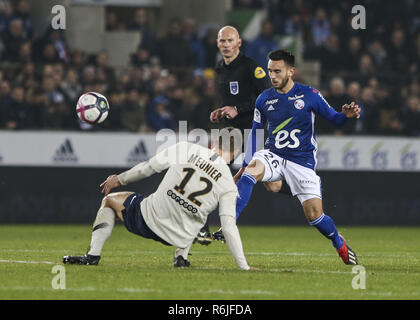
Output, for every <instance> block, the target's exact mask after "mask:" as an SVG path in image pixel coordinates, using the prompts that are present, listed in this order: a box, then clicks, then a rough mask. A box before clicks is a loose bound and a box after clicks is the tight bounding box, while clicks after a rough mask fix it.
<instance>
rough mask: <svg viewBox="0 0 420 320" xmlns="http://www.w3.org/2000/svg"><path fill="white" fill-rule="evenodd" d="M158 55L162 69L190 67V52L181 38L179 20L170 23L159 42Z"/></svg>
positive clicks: (191, 60) (191, 59) (175, 19)
mask: <svg viewBox="0 0 420 320" xmlns="http://www.w3.org/2000/svg"><path fill="white" fill-rule="evenodd" d="M159 54H160V60H161V63H162V66H163V67H167V68H175V69H176V68H178V69H179V68H180V67H189V66H191V65H192V62H193V58H192V52H191V49H190V46H189V44H188V42H187V40H185V39H184V38H183V36H182V33H181V21H180V20H179V19H177V18H174V19H172V20H171V21H170V23H169V25H168V30H167V34H166V35H165V36H164V37H163V38H162V39H161V40H160V41H159Z"/></svg>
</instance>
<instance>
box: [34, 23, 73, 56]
mask: <svg viewBox="0 0 420 320" xmlns="http://www.w3.org/2000/svg"><path fill="white" fill-rule="evenodd" d="M33 51H34V59H35V61H38V62H45V61H49V62H55V61H59V60H61V61H62V62H68V61H69V58H70V57H69V55H70V53H69V50H68V46H67V42H66V39H65V38H64V32H63V30H54V29H52V27H48V28H47V29H46V31H45V33H44V34H43V35H42V36H41V37H39V38H37V39H36V40H35V41H34V44H33Z"/></svg>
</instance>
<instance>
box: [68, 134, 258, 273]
mask: <svg viewBox="0 0 420 320" xmlns="http://www.w3.org/2000/svg"><path fill="white" fill-rule="evenodd" d="M235 131H237V129H236V130H233V128H229V129H223V130H222V131H221V134H220V135H219V136H218V139H216V140H215V142H216V143H215V144H214V146H215V147H214V148H213V149H209V148H205V147H202V146H199V145H197V144H192V143H188V142H180V143H178V144H176V145H173V146H171V147H169V148H167V149H165V150H163V151H162V152H160V153H158V154H157V155H155V156H154V157H152V158H151V159H149V160H148V161H145V162H142V163H140V164H138V165H136V166H135V167H133V168H131V169H129V170H127V171H125V172H123V173H121V174H119V175H111V176H109V177H108V178H107V179H106V181H105V182H103V183H102V184H101V187H102V193H104V194H105V197H104V198H103V201H102V204H101V207H100V208H99V210H98V214H97V217H96V220H95V222H94V224H93V230H92V239H91V244H90V249H89V251H88V253H87V254H86V255H83V256H65V257H63V263H70V264H85V265H96V264H98V263H99V260H100V256H101V251H102V248H103V245H104V244H105V241H106V240H107V239H108V238H109V236H110V235H111V232H112V229H113V227H114V223H115V219H116V218H119V219H120V220H122V221H123V222H124V225H125V226H126V228H127V229H128V231H130V232H132V233H134V234H137V235H140V236H142V237H144V238H149V239H154V240H156V241H159V242H161V243H163V244H165V245H172V246H175V247H176V248H177V249H176V251H175V256H174V266H175V267H188V266H189V265H190V263H189V261H188V260H187V257H188V251H189V249H190V247H191V244H192V242H193V240H194V238H195V237H196V235H197V233H198V232H199V230H200V228H201V227H202V226H203V225H204V223H205V221H206V220H207V216H208V215H209V214H210V213H211V212H212V211H213V210H215V209H216V207H217V206H219V215H220V220H221V224H222V227H223V233H224V235H225V238H226V243H227V245H228V247H229V250H230V252H231V253H232V256H233V257H234V259H235V261H236V263H237V265H238V267H239V268H240V269H243V270H249V269H250V267H249V266H248V264H247V261H246V259H245V255H244V252H243V249H242V242H241V238H240V235H239V231H238V228H237V226H236V216H235V208H236V197H237V195H238V191H237V188H236V185H235V183H234V181H233V177H232V174H231V172H230V169H229V167H228V165H227V164H228V163H230V162H231V161H232V160H233V159H234V158H235V156H236V155H237V153H238V152H239V151H240V147H241V142H240V139H235V136H234V133H235ZM223 133H224V134H223ZM237 135H239V136H240V132H238V134H237ZM238 140H239V142H238V143H236V141H238ZM235 143H236V145H237V147H235ZM166 169H167V170H168V171H167V172H166V174H165V176H164V178H163V180H162V182H161V183H160V185H159V187H158V189H157V190H156V192H154V193H152V194H151V195H149V196H147V197H144V196H143V195H141V194H139V193H135V192H114V193H110V191H111V190H112V189H114V188H116V187H119V186H121V185H126V184H129V183H132V182H135V181H139V180H141V179H144V178H146V177H149V176H151V175H152V174H154V173H158V172H161V171H164V170H166Z"/></svg>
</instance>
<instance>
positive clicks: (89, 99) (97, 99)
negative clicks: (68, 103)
mask: <svg viewBox="0 0 420 320" xmlns="http://www.w3.org/2000/svg"><path fill="white" fill-rule="evenodd" d="M108 111H109V104H108V100H107V99H106V98H105V97H104V96H103V95H102V94H100V93H96V92H87V93H84V94H82V95H81V96H80V98H79V100H78V101H77V105H76V112H77V116H78V117H79V118H80V120H82V121H83V122H87V123H90V124H97V123H101V122H102V121H104V120H105V119H106V117H107V116H108Z"/></svg>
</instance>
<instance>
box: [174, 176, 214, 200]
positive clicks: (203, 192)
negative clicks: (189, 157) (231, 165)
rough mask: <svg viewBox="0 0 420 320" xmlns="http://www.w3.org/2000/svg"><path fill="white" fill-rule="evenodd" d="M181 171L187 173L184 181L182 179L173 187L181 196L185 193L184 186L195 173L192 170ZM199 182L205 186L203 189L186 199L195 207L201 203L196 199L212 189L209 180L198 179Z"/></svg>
mask: <svg viewBox="0 0 420 320" xmlns="http://www.w3.org/2000/svg"><path fill="white" fill-rule="evenodd" d="M183 171H184V172H187V174H186V175H185V177H184V179H182V181H181V183H180V184H178V185H176V186H175V187H174V189H175V190H176V191H178V192H179V193H180V194H182V195H183V194H184V193H185V186H186V185H187V183H188V182H189V181H190V180H191V178H192V176H193V175H194V173H195V170H194V169H193V168H184V170H183ZM200 181H203V182H204V183H205V184H206V186H205V188H204V189H202V190H199V191H195V192H192V193H190V194H189V195H188V197H187V199H188V200H190V201H192V202H193V203H195V204H196V205H197V206H201V201H199V200H197V199H196V198H197V197H199V196H202V195H205V194H207V193H209V192H210V191H211V189H212V188H213V183H211V181H210V180H209V179H207V178H205V177H200Z"/></svg>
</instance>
